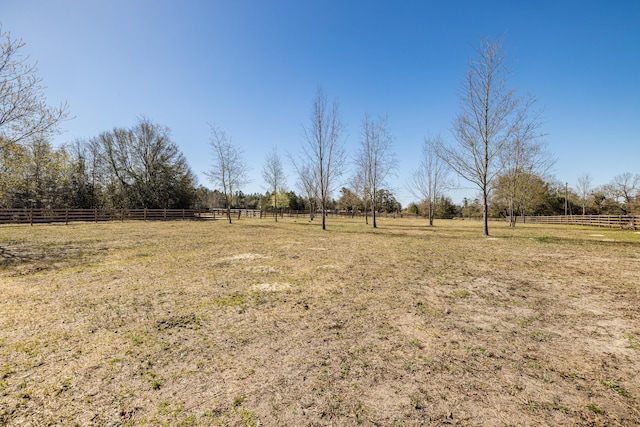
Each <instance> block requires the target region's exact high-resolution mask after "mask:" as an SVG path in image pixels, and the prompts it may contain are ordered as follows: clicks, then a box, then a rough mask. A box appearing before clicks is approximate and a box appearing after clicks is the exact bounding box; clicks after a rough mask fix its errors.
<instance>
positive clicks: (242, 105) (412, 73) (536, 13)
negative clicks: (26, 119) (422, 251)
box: [0, 0, 640, 205]
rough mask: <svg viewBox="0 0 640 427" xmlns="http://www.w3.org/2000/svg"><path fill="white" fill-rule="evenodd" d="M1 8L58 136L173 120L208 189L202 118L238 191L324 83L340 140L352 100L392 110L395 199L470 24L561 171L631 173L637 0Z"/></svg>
mask: <svg viewBox="0 0 640 427" xmlns="http://www.w3.org/2000/svg"><path fill="white" fill-rule="evenodd" d="M0 22H2V24H3V29H4V30H5V31H11V33H12V35H13V36H14V38H22V39H23V40H24V41H25V42H26V43H27V46H26V48H25V50H26V52H27V53H28V54H30V55H31V58H32V59H34V60H37V61H38V65H39V69H40V76H41V77H42V78H43V79H44V83H45V85H46V86H47V89H46V95H47V98H48V101H49V102H50V103H53V104H57V103H59V102H61V101H68V103H69V107H70V111H71V114H72V115H73V116H75V118H74V119H73V120H70V121H67V122H65V123H63V125H62V128H63V130H64V131H65V132H64V133H63V134H62V135H61V136H60V137H58V138H56V143H64V142H67V141H73V140H74V139H76V138H89V137H92V136H97V135H99V134H100V133H101V132H103V131H106V130H110V129H112V128H113V127H115V126H121V127H129V126H132V125H133V124H134V123H135V122H136V119H137V117H139V116H141V115H145V116H147V117H149V118H151V119H152V120H154V121H155V122H158V123H161V124H164V125H167V126H169V127H170V128H171V129H172V136H173V139H174V140H175V142H176V143H177V144H178V145H179V146H180V148H181V150H182V152H183V153H184V154H185V156H186V157H187V159H188V161H189V163H190V165H191V167H192V169H193V171H194V172H195V173H196V174H197V175H198V176H199V180H200V183H201V184H204V185H206V186H208V187H209V188H212V186H211V184H210V183H209V182H207V180H206V177H204V175H203V174H202V172H203V171H205V170H207V169H209V168H210V165H211V150H210V147H209V143H208V140H209V126H208V123H212V124H215V125H217V126H219V127H220V128H222V129H224V130H225V131H226V132H227V133H228V134H229V135H231V136H232V138H233V141H234V142H235V143H236V144H237V145H239V146H240V147H242V149H243V150H244V153H245V158H246V160H247V162H248V163H249V164H250V165H251V166H252V172H251V178H252V183H251V184H249V185H247V186H246V187H245V188H244V191H245V192H246V193H251V192H264V191H265V188H264V186H263V183H262V179H261V169H262V164H263V161H264V158H265V155H266V153H267V152H268V150H269V149H270V148H271V147H272V146H273V145H277V146H278V147H279V150H280V152H281V153H283V154H284V153H285V152H291V153H294V154H295V153H297V152H299V149H300V145H301V142H302V131H301V129H302V126H303V125H305V124H306V123H307V122H308V118H309V114H310V111H311V104H312V101H313V98H314V94H315V90H316V87H317V86H318V85H321V86H322V87H323V88H324V90H325V92H326V93H327V95H328V97H329V98H330V99H337V100H338V101H339V102H340V105H341V110H342V118H343V121H344V122H345V124H346V125H347V129H348V135H347V138H346V145H347V149H348V150H350V151H353V149H354V148H355V146H356V144H357V142H358V139H359V135H360V122H361V120H362V117H363V115H364V113H365V112H369V113H371V114H373V115H378V114H380V115H384V114H388V115H389V123H390V127H391V131H392V132H393V134H394V135H395V148H396V149H395V151H396V154H397V158H398V162H399V171H398V176H397V177H396V178H394V179H393V180H392V182H391V184H392V187H393V189H394V191H395V193H396V196H397V197H398V199H399V200H400V201H401V202H402V203H403V205H406V204H407V203H408V202H410V201H412V200H413V197H412V196H411V195H410V193H409V192H408V191H407V190H406V189H405V186H406V182H407V178H408V175H409V174H410V172H411V170H413V169H415V168H416V167H417V166H418V162H419V156H420V152H421V146H422V141H423V138H424V136H426V135H429V134H435V133H440V134H441V135H442V136H443V137H444V138H445V139H452V134H451V130H450V129H451V122H452V119H453V117H454V115H455V114H456V112H457V107H458V100H457V96H456V93H457V91H458V88H459V86H460V81H461V79H462V78H463V76H464V74H465V72H466V70H467V60H468V59H469V57H470V56H472V55H473V47H474V46H476V45H477V44H478V42H479V40H480V38H481V37H483V36H491V37H503V38H504V40H505V46H506V48H507V53H508V56H509V57H510V58H511V59H513V60H514V61H515V67H514V72H515V73H514V77H513V79H512V81H511V82H512V84H513V85H514V86H515V87H517V88H518V89H519V90H521V91H523V92H531V93H532V94H534V95H535V96H536V97H537V98H538V99H539V101H540V105H541V106H544V107H545V113H544V119H545V121H546V124H545V126H544V128H543V131H544V132H545V133H547V138H546V140H547V142H548V145H549V149H550V151H551V152H552V153H553V154H554V156H555V157H556V159H557V162H556V165H555V167H554V170H553V174H554V176H555V178H556V179H557V180H559V181H562V182H568V183H569V185H570V186H571V185H575V183H576V181H577V178H578V177H579V176H580V175H582V174H583V173H585V172H589V173H590V174H591V175H592V177H593V181H594V182H593V183H594V185H600V184H605V183H607V182H609V181H610V180H611V179H612V178H613V177H614V176H615V175H617V174H619V173H622V172H633V173H640V162H639V159H640V0H603V1H588V0H584V1H562V0H553V1H544V0H536V1H533V0H526V1H515V0H505V1H473V0H469V1H462V0H449V1H445V0H442V1H426V0H425V1H391V0H389V1H371V0H364V1H349V0H315V1H303V0H287V1H282V0H269V1H267V0H264V1H263V0H254V1H248V0H224V1H222V0H201V1H196V0H181V1H180V0H173V1H166V0H108V1H107V0H104V1H103V0H91V1H86V0H73V1H72V0H41V1H35V0H0ZM294 183H295V177H294V176H293V173H289V176H288V184H289V185H288V186H289V187H290V188H291V187H293V185H294ZM462 184H463V185H468V184H466V183H462ZM475 193H476V192H475V191H473V190H469V191H467V193H466V195H471V196H473V195H475ZM461 194H463V193H461V192H457V193H454V194H452V196H453V198H454V200H455V201H459V200H460V198H461Z"/></svg>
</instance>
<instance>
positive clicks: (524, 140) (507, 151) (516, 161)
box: [500, 97, 554, 227]
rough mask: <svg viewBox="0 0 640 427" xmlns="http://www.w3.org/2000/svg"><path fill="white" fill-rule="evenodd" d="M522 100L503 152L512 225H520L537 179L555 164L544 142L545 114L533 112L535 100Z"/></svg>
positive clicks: (504, 184)
mask: <svg viewBox="0 0 640 427" xmlns="http://www.w3.org/2000/svg"><path fill="white" fill-rule="evenodd" d="M520 101H521V106H519V107H518V108H517V111H516V115H515V120H514V123H513V128H512V138H511V141H510V142H509V143H508V144H505V147H504V149H503V152H502V155H501V162H502V164H501V169H502V171H503V173H502V174H501V175H500V183H501V186H502V190H503V191H502V194H503V196H505V197H506V199H507V210H508V214H509V226H510V227H515V226H516V218H517V215H518V212H519V211H520V212H521V213H523V215H524V211H523V207H524V205H525V204H526V203H525V200H526V199H527V195H528V194H529V193H530V191H531V187H532V185H534V184H535V182H534V181H535V178H536V177H538V176H544V175H545V174H546V173H547V172H548V171H549V169H550V168H551V166H552V165H553V164H554V160H553V158H552V157H551V155H550V154H549V152H548V151H547V149H546V144H545V143H544V142H543V141H542V136H543V135H542V134H541V133H540V132H539V129H540V127H541V126H542V122H541V120H540V115H541V113H540V112H534V111H532V107H533V105H534V104H535V99H533V98H531V97H528V98H520ZM523 219H524V216H523Z"/></svg>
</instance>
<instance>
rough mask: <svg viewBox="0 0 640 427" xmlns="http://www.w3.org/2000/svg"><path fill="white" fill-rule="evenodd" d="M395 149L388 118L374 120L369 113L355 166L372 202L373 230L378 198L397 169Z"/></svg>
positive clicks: (364, 121) (365, 117) (365, 118)
mask: <svg viewBox="0 0 640 427" xmlns="http://www.w3.org/2000/svg"><path fill="white" fill-rule="evenodd" d="M392 148H393V136H392V135H391V132H390V131H389V128H388V126H387V118H386V117H380V118H378V119H377V120H376V119H372V118H371V116H370V115H369V114H368V113H367V114H365V116H364V119H363V120H362V136H361V139H360V146H359V148H358V151H357V152H356V156H355V164H356V168H357V169H358V173H357V175H358V176H360V177H361V178H362V179H363V180H364V182H365V186H364V188H366V189H367V190H368V193H369V194H367V196H368V197H367V198H368V199H369V200H370V201H371V210H372V215H373V228H376V227H377V226H378V224H377V223H376V210H377V209H378V204H379V202H380V201H379V200H378V197H377V194H378V190H380V189H381V188H382V187H383V186H384V185H385V183H386V179H387V177H388V176H390V175H391V174H392V173H393V172H394V170H395V168H396V159H395V156H394V153H393V152H392V151H391V150H392Z"/></svg>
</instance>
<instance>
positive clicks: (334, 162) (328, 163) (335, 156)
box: [301, 88, 346, 230]
mask: <svg viewBox="0 0 640 427" xmlns="http://www.w3.org/2000/svg"><path fill="white" fill-rule="evenodd" d="M303 129H304V144H303V146H302V151H303V154H302V159H301V164H302V165H305V166H306V167H308V168H309V171H308V172H309V173H310V176H312V177H313V178H315V179H316V180H317V184H316V186H317V190H318V196H319V202H320V209H321V211H322V229H323V230H326V216H327V206H328V204H329V201H330V197H331V192H332V191H333V190H334V189H335V186H336V185H337V184H338V183H337V180H338V178H340V176H341V175H342V173H343V169H344V164H345V159H346V156H345V152H344V148H343V141H342V139H343V133H344V128H343V126H342V122H341V121H340V115H339V108H338V103H337V102H335V101H334V102H333V103H332V104H331V106H329V105H327V97H326V95H325V93H324V91H323V90H322V89H321V88H318V89H317V92H316V99H315V100H314V102H313V107H312V110H311V116H310V123H309V125H308V126H305V127H303ZM304 169H306V168H302V169H301V170H304Z"/></svg>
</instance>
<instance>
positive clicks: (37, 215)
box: [0, 209, 215, 224]
mask: <svg viewBox="0 0 640 427" xmlns="http://www.w3.org/2000/svg"><path fill="white" fill-rule="evenodd" d="M214 215H215V213H213V212H210V211H205V210H194V209H0V224H45V223H65V224H67V223H69V222H80V221H82V222H101V221H173V220H197V219H206V218H208V217H213V216H214Z"/></svg>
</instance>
